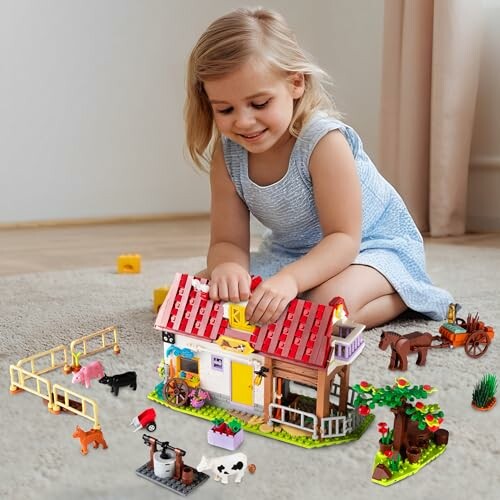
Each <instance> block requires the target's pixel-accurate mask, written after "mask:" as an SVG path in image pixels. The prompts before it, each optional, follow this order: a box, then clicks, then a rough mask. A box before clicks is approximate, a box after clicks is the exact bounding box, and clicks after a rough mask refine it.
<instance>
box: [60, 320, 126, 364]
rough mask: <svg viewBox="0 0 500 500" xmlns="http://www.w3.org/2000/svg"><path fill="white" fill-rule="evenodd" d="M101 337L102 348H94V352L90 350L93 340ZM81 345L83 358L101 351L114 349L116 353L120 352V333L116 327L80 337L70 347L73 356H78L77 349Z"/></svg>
mask: <svg viewBox="0 0 500 500" xmlns="http://www.w3.org/2000/svg"><path fill="white" fill-rule="evenodd" d="M98 337H101V345H100V347H97V348H94V349H92V350H89V349H88V344H89V342H90V341H91V340H93V339H95V338H98ZM80 345H81V351H80V352H81V356H82V357H85V356H91V355H92V354H96V353H98V352H101V351H105V350H106V349H111V348H113V351H114V352H115V353H119V352H120V347H119V345H118V333H117V331H116V326H109V327H108V328H105V329H104V330H99V331H98V332H94V333H90V334H89V335H85V336H83V337H80V338H79V339H75V340H73V342H71V344H70V345H69V348H70V352H71V355H73V354H75V355H76V354H77V347H79V346H80Z"/></svg>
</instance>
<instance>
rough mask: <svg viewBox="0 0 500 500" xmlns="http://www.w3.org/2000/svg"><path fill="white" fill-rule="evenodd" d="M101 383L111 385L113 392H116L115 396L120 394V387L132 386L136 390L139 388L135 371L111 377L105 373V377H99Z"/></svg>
mask: <svg viewBox="0 0 500 500" xmlns="http://www.w3.org/2000/svg"><path fill="white" fill-rule="evenodd" d="M99 383H100V384H107V385H110V386H111V394H113V393H114V395H115V396H118V389H119V388H120V387H126V386H130V387H132V389H133V390H134V391H135V390H136V389H137V374H136V373H135V372H125V373H120V374H119V375H111V376H110V377H108V376H107V375H106V374H104V377H102V378H100V379H99Z"/></svg>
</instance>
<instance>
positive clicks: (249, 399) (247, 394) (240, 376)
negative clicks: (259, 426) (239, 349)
mask: <svg viewBox="0 0 500 500" xmlns="http://www.w3.org/2000/svg"><path fill="white" fill-rule="evenodd" d="M252 379H253V368H252V366H251V365H244V364H242V363H236V362H235V361H233V362H232V363H231V401H232V402H233V403H237V404H240V405H246V406H253V381H252Z"/></svg>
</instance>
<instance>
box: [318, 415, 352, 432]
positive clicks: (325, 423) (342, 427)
mask: <svg viewBox="0 0 500 500" xmlns="http://www.w3.org/2000/svg"><path fill="white" fill-rule="evenodd" d="M350 432H352V418H351V417H345V416H344V415H340V416H338V417H324V418H322V419H321V437H323V438H334V437H340V436H345V435H346V434H349V433H350Z"/></svg>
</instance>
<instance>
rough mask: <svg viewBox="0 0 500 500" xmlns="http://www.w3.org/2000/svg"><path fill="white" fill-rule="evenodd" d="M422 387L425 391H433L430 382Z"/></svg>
mask: <svg viewBox="0 0 500 500" xmlns="http://www.w3.org/2000/svg"><path fill="white" fill-rule="evenodd" d="M422 388H423V390H424V391H425V392H432V386H431V385H429V384H425V385H424V386H422Z"/></svg>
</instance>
